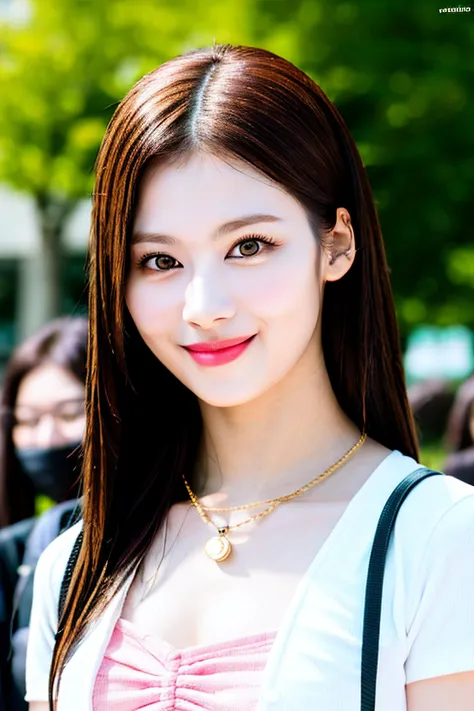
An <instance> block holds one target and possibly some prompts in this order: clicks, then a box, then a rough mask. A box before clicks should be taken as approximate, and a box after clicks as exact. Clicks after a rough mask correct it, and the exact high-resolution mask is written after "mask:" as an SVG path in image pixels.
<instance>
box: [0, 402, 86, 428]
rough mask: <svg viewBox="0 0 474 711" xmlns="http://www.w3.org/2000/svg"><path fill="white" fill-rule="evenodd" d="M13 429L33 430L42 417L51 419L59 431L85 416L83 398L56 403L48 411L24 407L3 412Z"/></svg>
mask: <svg viewBox="0 0 474 711" xmlns="http://www.w3.org/2000/svg"><path fill="white" fill-rule="evenodd" d="M3 415H4V416H6V417H8V418H9V421H10V424H11V426H12V428H13V429H19V428H21V429H23V430H28V431H31V430H35V429H36V428H37V427H38V425H39V424H40V423H41V421H42V420H43V418H44V417H52V418H53V420H54V422H55V424H56V426H57V427H58V428H59V429H62V428H65V427H67V426H68V425H69V424H71V423H74V422H75V421H76V420H78V419H80V418H83V417H84V415H85V406H84V398H72V399H68V400H61V401H59V402H56V403H55V404H54V405H53V406H52V407H50V408H48V409H43V408H42V409H41V410H38V409H37V408H34V407H27V406H26V405H22V406H19V407H18V409H17V410H14V411H10V412H8V411H4V413H3Z"/></svg>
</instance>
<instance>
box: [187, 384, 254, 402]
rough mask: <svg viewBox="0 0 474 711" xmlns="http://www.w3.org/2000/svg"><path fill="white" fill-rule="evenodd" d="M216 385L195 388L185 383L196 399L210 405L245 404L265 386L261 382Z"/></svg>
mask: <svg viewBox="0 0 474 711" xmlns="http://www.w3.org/2000/svg"><path fill="white" fill-rule="evenodd" d="M216 385H217V387H209V388H203V387H202V386H201V387H199V388H197V387H193V386H192V385H191V384H186V387H188V388H189V389H190V390H191V392H193V393H194V394H195V395H196V397H197V398H198V400H201V401H202V402H203V403H206V405H210V406H211V407H238V406H239V405H245V404H247V403H248V402H251V401H252V400H256V399H257V398H258V397H259V396H260V395H262V394H263V393H264V392H265V390H266V389H267V388H265V386H264V385H263V384H260V385H257V384H256V383H254V384H253V386H251V385H250V384H249V383H245V384H242V383H236V382H235V381H234V382H233V383H232V384H231V383H227V384H224V383H217V384H216Z"/></svg>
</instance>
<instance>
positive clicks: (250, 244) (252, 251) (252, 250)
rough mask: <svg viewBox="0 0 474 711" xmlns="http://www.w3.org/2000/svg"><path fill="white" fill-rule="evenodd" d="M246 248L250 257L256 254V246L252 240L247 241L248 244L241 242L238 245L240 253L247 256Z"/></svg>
mask: <svg viewBox="0 0 474 711" xmlns="http://www.w3.org/2000/svg"><path fill="white" fill-rule="evenodd" d="M248 248H250V255H253V254H255V253H256V252H258V244H257V243H256V241H255V240H254V239H251V240H249V241H248V242H242V244H241V245H240V249H241V251H242V252H243V253H244V254H245V255H246V256H249V252H248Z"/></svg>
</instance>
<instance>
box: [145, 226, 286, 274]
mask: <svg viewBox="0 0 474 711" xmlns="http://www.w3.org/2000/svg"><path fill="white" fill-rule="evenodd" d="M248 242H250V243H251V242H255V243H257V242H260V243H262V244H264V245H265V249H259V250H258V252H256V253H255V254H242V255H240V256H238V257H235V256H234V257H231V259H247V260H248V259H253V258H254V257H259V256H260V255H261V254H262V253H263V252H265V251H266V249H275V248H276V247H279V246H281V244H282V243H281V242H278V241H277V240H275V239H273V238H272V237H266V236H263V235H255V234H250V235H246V236H245V237H242V238H240V239H238V240H236V242H234V244H233V245H232V247H231V248H230V250H229V251H230V252H232V251H233V250H234V249H235V248H236V247H239V246H240V245H242V244H246V243H248ZM160 258H166V259H167V260H169V261H171V262H172V264H171V265H170V266H168V267H165V268H157V269H152V270H151V271H155V272H169V271H172V270H173V269H176V268H179V267H176V264H179V262H178V260H177V259H175V258H174V257H171V256H170V255H169V254H166V252H147V253H145V254H143V255H142V256H141V257H140V258H139V259H138V260H137V261H136V266H137V267H139V268H140V269H146V268H147V266H146V265H147V264H148V262H150V261H151V260H153V259H155V260H158V259H160Z"/></svg>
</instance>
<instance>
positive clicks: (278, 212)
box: [133, 152, 303, 234]
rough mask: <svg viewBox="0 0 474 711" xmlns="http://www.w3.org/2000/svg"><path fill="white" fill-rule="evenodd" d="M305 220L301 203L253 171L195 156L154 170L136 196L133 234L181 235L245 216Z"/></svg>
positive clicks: (222, 161) (152, 168) (152, 169)
mask: <svg viewBox="0 0 474 711" xmlns="http://www.w3.org/2000/svg"><path fill="white" fill-rule="evenodd" d="M254 213H255V214H256V213H266V214H273V215H275V216H276V217H279V218H280V219H282V220H288V219H295V217H299V218H301V215H302V213H303V210H302V208H301V206H300V205H299V203H298V202H297V201H296V200H295V199H294V198H293V197H292V196H290V195H289V194H288V193H286V192H285V190H284V189H283V188H282V187H281V186H279V185H277V184H276V183H274V182H272V181H271V180H270V179H268V178H267V177H266V176H264V175H262V174H260V173H259V172H258V171H257V170H255V169H252V168H251V167H250V166H247V165H245V164H244V163H240V162H237V161H232V162H230V161H229V162H227V161H225V160H223V159H221V158H218V157H216V156H212V155H209V154H206V153H200V152H198V153H193V154H191V155H190V156H189V158H187V159H186V160H184V161H181V162H180V163H177V164H171V165H162V166H157V165H155V166H154V165H151V166H150V167H149V168H148V170H147V171H146V172H145V174H144V176H143V178H142V181H141V184H140V188H139V193H138V204H137V209H136V213H135V219H134V225H133V231H134V232H147V231H159V232H164V233H169V234H171V233H173V234H178V233H180V232H186V231H187V230H188V228H189V227H190V226H194V228H195V229H196V228H197V227H198V226H203V227H205V228H206V229H207V228H209V229H213V228H215V227H216V226H218V225H219V224H221V223H223V222H225V221H226V220H232V219H236V218H238V217H240V216H241V215H244V214H254Z"/></svg>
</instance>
